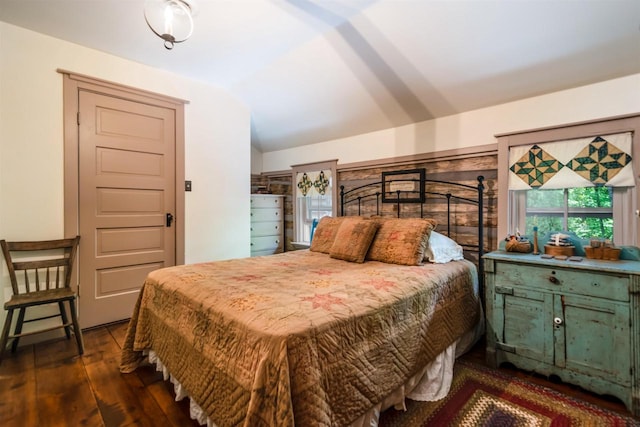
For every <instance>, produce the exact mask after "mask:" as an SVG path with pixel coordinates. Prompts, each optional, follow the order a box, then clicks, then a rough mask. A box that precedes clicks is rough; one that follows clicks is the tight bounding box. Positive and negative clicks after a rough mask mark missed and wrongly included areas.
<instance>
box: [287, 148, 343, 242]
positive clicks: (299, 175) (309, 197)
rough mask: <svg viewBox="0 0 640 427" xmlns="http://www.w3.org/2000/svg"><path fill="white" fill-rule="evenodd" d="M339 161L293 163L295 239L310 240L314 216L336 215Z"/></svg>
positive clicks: (318, 217) (297, 240)
mask: <svg viewBox="0 0 640 427" xmlns="http://www.w3.org/2000/svg"><path fill="white" fill-rule="evenodd" d="M336 163H337V161H335V160H334V161H329V162H322V163H314V164H306V165H301V166H294V167H293V183H294V184H293V193H294V195H295V197H294V199H295V202H294V229H295V233H294V234H295V235H294V239H295V241H296V242H299V243H306V244H309V243H310V242H311V232H312V228H313V220H314V219H317V220H320V218H322V217H324V216H335V212H336V202H335V200H336V194H337V191H336V186H335V183H334V180H335V176H336Z"/></svg>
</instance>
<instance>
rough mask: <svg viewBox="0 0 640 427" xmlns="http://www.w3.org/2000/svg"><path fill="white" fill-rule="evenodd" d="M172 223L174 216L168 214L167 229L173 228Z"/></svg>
mask: <svg viewBox="0 0 640 427" xmlns="http://www.w3.org/2000/svg"><path fill="white" fill-rule="evenodd" d="M172 222H173V215H172V214H170V213H169V212H167V227H171V223H172Z"/></svg>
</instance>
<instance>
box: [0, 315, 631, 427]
mask: <svg viewBox="0 0 640 427" xmlns="http://www.w3.org/2000/svg"><path fill="white" fill-rule="evenodd" d="M126 327H127V323H126V322H123V323H118V324H113V325H109V326H103V327H99V328H96V329H92V330H88V331H85V332H84V341H85V354H84V355H83V356H82V357H80V356H78V355H77V354H76V346H75V342H74V341H73V340H66V339H62V340H57V341H53V342H48V343H41V344H36V345H29V346H24V347H20V348H19V349H18V351H17V352H16V353H15V354H12V353H10V352H7V353H5V359H4V360H3V362H2V365H0V425H1V426H5V427H9V426H20V427H22V426H77V425H86V426H101V425H104V426H108V427H111V426H133V425H135V426H196V425H197V423H196V422H195V421H192V420H191V419H190V417H189V403H188V400H187V399H184V400H182V401H180V402H175V401H174V397H175V395H174V392H173V385H172V384H171V383H170V382H168V381H163V379H162V374H160V373H158V372H155V370H154V369H152V368H151V367H143V368H139V369H137V370H136V371H135V372H134V373H132V374H126V375H123V374H120V372H119V370H118V365H119V362H120V349H121V346H122V343H123V342H124V334H125V331H126ZM463 357H464V358H465V359H467V360H472V361H475V362H478V363H481V364H484V344H483V343H482V342H480V343H478V344H477V345H476V346H475V347H474V348H473V350H471V351H470V352H469V353H467V354H466V355H465V356H463ZM501 371H503V372H507V373H509V374H511V375H514V376H516V377H520V378H524V379H527V380H529V381H532V382H535V383H537V384H541V385H544V386H548V387H550V388H553V389H555V390H558V391H560V392H563V393H565V394H567V395H570V396H572V397H576V398H579V399H583V400H586V401H589V402H591V403H595V404H597V405H599V406H601V407H604V408H606V409H609V410H613V411H616V412H619V413H622V414H625V415H630V413H629V411H627V410H626V409H625V407H624V405H623V404H622V403H621V402H620V401H618V400H616V399H613V398H606V397H602V396H597V395H594V394H592V393H589V392H586V391H584V390H582V389H580V388H579V387H574V386H571V385H567V384H562V383H554V382H551V381H548V380H547V379H545V378H543V377H541V376H537V375H533V374H529V373H527V372H522V371H519V370H517V369H512V368H502V369H501Z"/></svg>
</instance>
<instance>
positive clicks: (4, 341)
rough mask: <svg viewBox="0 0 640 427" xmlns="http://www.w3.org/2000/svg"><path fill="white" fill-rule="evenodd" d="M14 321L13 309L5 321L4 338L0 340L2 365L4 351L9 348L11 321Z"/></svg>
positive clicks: (8, 312)
mask: <svg viewBox="0 0 640 427" xmlns="http://www.w3.org/2000/svg"><path fill="white" fill-rule="evenodd" d="M12 320H13V309H9V310H8V311H7V318H6V319H4V327H3V328H2V338H0V363H2V356H4V350H5V349H6V347H7V340H8V339H9V331H10V330H11V321H12Z"/></svg>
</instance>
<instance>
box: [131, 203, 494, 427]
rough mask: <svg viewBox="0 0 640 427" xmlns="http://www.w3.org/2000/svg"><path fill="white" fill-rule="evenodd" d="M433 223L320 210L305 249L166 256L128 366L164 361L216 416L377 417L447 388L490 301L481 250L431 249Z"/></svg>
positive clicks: (367, 421) (273, 421)
mask: <svg viewBox="0 0 640 427" xmlns="http://www.w3.org/2000/svg"><path fill="white" fill-rule="evenodd" d="M480 194H481V192H480ZM435 226H436V224H435V222H434V221H432V220H430V219H424V218H381V217H378V216H376V217H373V218H370V217H363V216H358V215H354V216H350V215H348V216H343V217H336V218H323V219H322V220H321V221H320V223H319V224H318V227H317V229H316V232H315V233H316V234H315V235H314V240H313V242H312V245H311V248H310V249H309V250H300V251H293V252H285V253H283V254H277V255H270V256H263V257H254V258H245V259H233V260H226V261H215V262H209V263H201V264H191V265H183V266H175V267H169V268H164V269H160V270H156V271H154V272H152V273H150V274H149V276H148V277H147V279H146V281H145V283H144V284H143V287H142V290H141V292H140V296H139V299H138V301H137V303H136V306H135V309H134V312H133V315H132V318H131V320H130V323H129V327H128V330H127V335H126V338H125V344H124V347H123V352H122V360H121V365H120V369H121V371H122V372H123V373H127V372H132V371H133V370H135V369H136V368H137V367H138V366H140V365H141V364H143V363H147V362H148V361H151V362H153V363H155V364H156V366H157V367H158V369H162V370H163V371H164V372H165V375H166V378H170V379H171V381H172V382H174V384H175V386H176V395H177V398H181V397H189V398H190V399H191V403H192V416H193V417H194V418H196V419H198V420H199V421H200V422H201V423H207V424H209V425H217V426H220V427H223V426H238V425H243V426H252V427H253V426H294V425H298V426H346V425H376V423H377V416H378V415H379V412H380V411H382V410H384V409H386V408H388V407H390V406H396V407H402V405H403V402H404V399H405V397H414V398H418V399H421V400H428V399H433V398H437V397H442V394H443V393H446V391H447V387H448V386H447V381H446V377H447V375H450V372H451V365H452V363H453V359H454V357H455V354H456V353H457V352H458V353H459V351H460V348H461V347H462V348H465V347H468V346H469V345H470V344H471V343H473V342H474V340H475V339H477V337H478V335H479V334H480V333H482V305H481V302H480V296H479V295H480V289H479V286H480V285H479V276H478V271H477V269H476V266H475V265H474V264H473V263H472V262H471V261H468V260H465V259H462V258H461V257H458V258H456V259H455V260H452V261H450V262H430V261H432V260H429V259H428V258H429V256H432V257H433V251H431V252H430V251H429V250H430V248H429V243H430V242H433V241H434V240H433V238H432V237H433V236H436V235H437V236H440V237H442V235H441V234H439V233H435V232H434V227H435ZM479 246H480V247H481V246H482V245H481V244H480V245H479ZM431 249H433V248H431ZM480 250H481V249H480ZM429 254H430V255H429ZM443 367H444V368H443ZM442 377H445V380H444V381H443V380H442Z"/></svg>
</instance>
